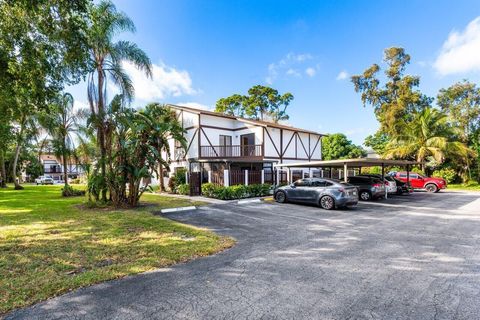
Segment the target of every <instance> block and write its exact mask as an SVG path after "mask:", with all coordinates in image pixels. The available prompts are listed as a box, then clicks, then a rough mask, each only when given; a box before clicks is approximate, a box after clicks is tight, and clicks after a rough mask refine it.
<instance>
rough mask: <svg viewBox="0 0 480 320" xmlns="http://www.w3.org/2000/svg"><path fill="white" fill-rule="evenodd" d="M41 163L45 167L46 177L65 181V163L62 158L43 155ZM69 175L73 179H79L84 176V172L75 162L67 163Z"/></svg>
mask: <svg viewBox="0 0 480 320" xmlns="http://www.w3.org/2000/svg"><path fill="white" fill-rule="evenodd" d="M40 162H41V164H42V166H43V172H44V175H46V176H51V177H52V178H53V179H54V180H63V172H64V167H63V161H62V159H61V158H57V157H56V156H55V155H53V154H42V155H41V156H40ZM67 163H68V164H67V168H66V170H67V174H68V177H69V178H71V179H76V178H79V177H80V176H81V175H82V174H84V170H83V168H82V166H81V165H79V164H77V163H75V162H74V161H71V160H69V161H67Z"/></svg>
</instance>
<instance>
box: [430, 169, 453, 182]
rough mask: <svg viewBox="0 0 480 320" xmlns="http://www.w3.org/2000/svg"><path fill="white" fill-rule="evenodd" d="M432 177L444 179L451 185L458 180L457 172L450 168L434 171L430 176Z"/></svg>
mask: <svg viewBox="0 0 480 320" xmlns="http://www.w3.org/2000/svg"><path fill="white" fill-rule="evenodd" d="M432 177H440V178H443V179H445V181H447V183H453V182H455V180H457V179H458V175H457V172H456V171H455V170H454V169H451V168H443V169H440V170H435V171H434V172H433V174H432Z"/></svg>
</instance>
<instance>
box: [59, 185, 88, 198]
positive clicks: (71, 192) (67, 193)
mask: <svg viewBox="0 0 480 320" xmlns="http://www.w3.org/2000/svg"><path fill="white" fill-rule="evenodd" d="M85 194H86V191H85V190H78V189H74V188H72V186H70V185H66V186H64V187H63V188H62V196H63V197H80V196H85Z"/></svg>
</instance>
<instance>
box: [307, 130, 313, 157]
mask: <svg viewBox="0 0 480 320" xmlns="http://www.w3.org/2000/svg"><path fill="white" fill-rule="evenodd" d="M311 151H312V150H311V149H310V133H309V134H308V153H307V157H308V160H310V158H311V156H310V152H311Z"/></svg>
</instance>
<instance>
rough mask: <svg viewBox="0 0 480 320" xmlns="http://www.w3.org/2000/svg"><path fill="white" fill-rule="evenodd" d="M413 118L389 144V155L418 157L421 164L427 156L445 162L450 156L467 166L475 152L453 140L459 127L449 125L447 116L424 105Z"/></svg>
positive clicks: (406, 157) (387, 154) (387, 155)
mask: <svg viewBox="0 0 480 320" xmlns="http://www.w3.org/2000/svg"><path fill="white" fill-rule="evenodd" d="M412 116H413V119H412V121H410V122H409V123H408V125H407V127H406V128H405V130H404V131H403V132H402V134H400V135H397V136H396V137H395V138H393V139H392V140H391V141H390V142H389V144H388V145H387V148H386V151H385V155H386V157H387V158H400V159H409V160H415V161H418V162H421V163H422V165H421V166H422V170H423V169H425V168H424V164H423V163H424V162H425V160H426V159H427V157H433V158H434V159H435V161H436V162H438V163H443V162H444V161H445V159H446V158H447V157H452V158H455V159H457V161H458V162H461V163H463V164H464V169H468V164H469V158H470V157H471V156H473V155H475V153H474V152H473V151H472V150H471V149H470V148H468V147H467V146H466V145H465V144H464V143H462V142H460V141H455V140H454V139H452V137H453V136H454V133H453V132H452V131H454V130H455V129H456V128H452V127H450V126H449V124H448V118H447V116H446V115H445V114H444V113H442V112H440V111H438V110H437V109H434V108H430V107H429V108H425V109H423V110H421V111H416V112H414V113H413V114H412Z"/></svg>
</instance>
